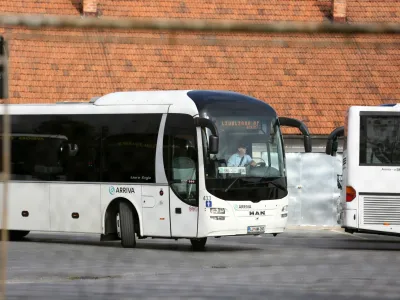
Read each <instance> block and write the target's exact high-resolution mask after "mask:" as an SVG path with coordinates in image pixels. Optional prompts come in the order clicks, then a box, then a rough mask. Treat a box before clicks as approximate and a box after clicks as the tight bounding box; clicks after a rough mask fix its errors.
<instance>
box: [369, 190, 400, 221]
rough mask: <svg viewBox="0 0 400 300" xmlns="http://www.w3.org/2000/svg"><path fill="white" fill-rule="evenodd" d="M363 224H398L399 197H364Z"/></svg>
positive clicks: (399, 211) (399, 218)
mask: <svg viewBox="0 0 400 300" xmlns="http://www.w3.org/2000/svg"><path fill="white" fill-rule="evenodd" d="M363 221H364V224H365V225H384V224H385V225H386V223H387V224H388V225H400V197H377V196H372V197H364V220H363Z"/></svg>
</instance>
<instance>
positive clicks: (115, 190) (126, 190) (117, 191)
mask: <svg viewBox="0 0 400 300" xmlns="http://www.w3.org/2000/svg"><path fill="white" fill-rule="evenodd" d="M108 192H109V193H110V195H115V194H132V193H135V189H134V188H133V187H117V188H115V187H113V186H110V187H109V188H108Z"/></svg>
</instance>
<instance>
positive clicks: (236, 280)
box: [7, 229, 400, 300]
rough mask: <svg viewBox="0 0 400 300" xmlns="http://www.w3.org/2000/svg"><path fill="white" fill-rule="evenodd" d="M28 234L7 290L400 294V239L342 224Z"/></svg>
mask: <svg viewBox="0 0 400 300" xmlns="http://www.w3.org/2000/svg"><path fill="white" fill-rule="evenodd" d="M98 240H99V237H98V236H92V235H53V234H51V235H50V234H39V233H36V234H33V233H31V234H29V235H28V236H27V238H26V240H25V241H22V242H11V243H9V252H8V258H9V260H8V264H7V265H8V271H7V275H8V281H7V299H57V300H61V299H96V300H99V299H107V300H109V299H143V298H146V299H154V298H160V299H161V298H162V299H233V298H234V299H263V300H265V299H290V300H291V299H302V300H303V299H304V300H305V299H335V300H337V299H340V300H341V299H352V300H355V299H380V300H382V299H400V277H399V276H398V274H399V261H400V253H399V252H400V238H396V237H383V236H375V235H361V234H357V235H356V234H354V235H350V234H347V233H344V232H342V231H340V230H335V229H334V230H308V229H306V230H305V229H301V230H294V229H292V230H289V231H287V232H286V233H284V234H282V235H278V236H277V237H273V236H263V237H240V238H239V237H231V238H222V239H214V238H213V239H209V241H208V244H207V248H206V250H205V251H204V252H193V251H192V250H191V247H190V243H189V241H186V240H181V241H174V240H139V241H138V248H136V249H123V248H121V246H120V244H119V243H118V242H99V241H98Z"/></svg>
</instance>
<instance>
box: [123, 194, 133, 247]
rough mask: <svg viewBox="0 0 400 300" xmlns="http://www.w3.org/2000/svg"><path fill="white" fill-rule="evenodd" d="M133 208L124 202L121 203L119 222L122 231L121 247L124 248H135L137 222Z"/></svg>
mask: <svg viewBox="0 0 400 300" xmlns="http://www.w3.org/2000/svg"><path fill="white" fill-rule="evenodd" d="M134 221H135V220H134V217H133V209H132V206H131V205H129V204H128V203H126V202H124V201H122V202H120V203H119V222H120V224H119V225H120V230H121V233H120V234H121V245H122V247H124V248H135V247H136V237H135V222H134Z"/></svg>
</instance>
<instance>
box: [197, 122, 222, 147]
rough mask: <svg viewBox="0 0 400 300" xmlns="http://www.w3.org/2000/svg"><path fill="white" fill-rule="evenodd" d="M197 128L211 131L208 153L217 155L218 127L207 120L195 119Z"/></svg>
mask: <svg viewBox="0 0 400 300" xmlns="http://www.w3.org/2000/svg"><path fill="white" fill-rule="evenodd" d="M194 124H195V126H200V127H203V128H208V129H210V130H211V133H212V134H211V135H210V137H209V138H208V151H209V153H210V154H217V153H218V144H219V138H218V129H217V126H216V125H215V124H214V123H213V122H212V121H211V120H210V119H206V118H199V117H197V118H194Z"/></svg>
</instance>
